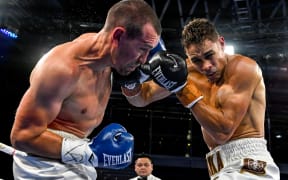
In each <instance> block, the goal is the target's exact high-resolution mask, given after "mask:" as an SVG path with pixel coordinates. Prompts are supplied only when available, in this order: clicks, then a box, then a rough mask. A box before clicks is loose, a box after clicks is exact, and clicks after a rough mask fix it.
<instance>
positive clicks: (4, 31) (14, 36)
mask: <svg viewBox="0 0 288 180" xmlns="http://www.w3.org/2000/svg"><path fill="white" fill-rule="evenodd" d="M0 32H1V34H3V35H5V36H7V37H9V38H12V39H17V38H18V35H17V34H16V33H14V32H12V31H10V30H8V29H6V28H0Z"/></svg>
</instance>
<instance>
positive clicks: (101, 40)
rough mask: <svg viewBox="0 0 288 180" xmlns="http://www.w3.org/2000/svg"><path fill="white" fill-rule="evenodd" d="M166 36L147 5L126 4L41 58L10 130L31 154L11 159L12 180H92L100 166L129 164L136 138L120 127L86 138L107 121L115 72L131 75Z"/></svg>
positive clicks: (129, 0)
mask: <svg viewBox="0 0 288 180" xmlns="http://www.w3.org/2000/svg"><path fill="white" fill-rule="evenodd" d="M143 14H144V16H143ZM161 31H162V29H161V24H160V21H159V19H158V18H157V15H156V13H155V11H154V10H153V9H152V7H151V6H149V4H148V3H146V2H145V1H144V0H122V1H119V2H117V3H115V4H114V5H113V6H112V7H111V8H110V9H109V11H108V15H107V18H106V22H105V24H104V27H103V28H102V29H101V30H100V31H99V32H98V33H87V34H83V35H81V36H80V37H78V38H76V39H75V40H73V41H71V42H67V43H63V44H60V45H57V46H56V47H54V48H52V49H51V50H50V51H49V52H47V53H46V54H45V55H44V56H43V57H42V58H41V59H40V60H39V62H38V63H37V64H36V66H35V67H34V69H33V71H32V73H31V76H30V86H29V88H28V90H27V91H26V92H25V94H24V96H23V97H22V99H21V102H20V104H19V106H18V108H17V112H16V115H15V122H14V124H13V127H12V130H11V144H12V145H13V147H14V148H16V149H17V150H19V151H23V152H25V153H26V154H27V156H20V155H19V156H18V155H17V154H20V153H16V155H14V162H13V173H14V177H15V179H85V180H87V179H91V180H92V179H93V180H94V179H96V177H97V173H96V170H95V167H100V168H112V169H120V168H125V167H127V166H128V165H129V164H130V163H131V161H132V158H131V157H132V155H133V141H134V140H133V136H132V135H131V134H130V133H128V132H127V130H126V129H125V128H124V127H123V126H121V125H120V124H116V123H113V124H110V125H108V126H107V127H105V128H104V129H103V130H102V131H101V132H100V133H99V134H98V135H97V136H96V137H93V138H91V140H89V139H88V136H89V135H90V134H91V132H92V131H93V130H94V129H95V128H96V127H98V126H99V125H100V124H101V122H102V119H103V117H104V114H105V108H106V106H107V104H108V100H109V97H110V94H111V91H112V79H113V77H112V75H113V73H112V72H113V71H115V72H117V73H119V74H121V75H123V76H126V75H129V74H130V73H131V72H133V71H134V70H135V69H136V68H137V67H138V66H139V65H141V64H144V63H145V62H146V59H147V57H148V55H149V52H150V50H151V49H153V48H154V47H156V46H157V44H158V42H159V39H160V35H161ZM112 70H113V71H112Z"/></svg>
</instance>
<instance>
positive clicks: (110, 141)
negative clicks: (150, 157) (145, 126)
mask: <svg viewBox="0 0 288 180" xmlns="http://www.w3.org/2000/svg"><path fill="white" fill-rule="evenodd" d="M133 151H134V137H133V136H132V135H131V134H130V133H128V132H127V130H126V129H125V128H124V127H123V126H122V125H120V124H117V123H111V124H109V125H108V126H106V127H104V128H103V129H102V130H101V131H100V133H99V134H98V135H97V136H95V137H94V138H92V140H91V141H89V142H87V141H85V140H81V139H79V140H78V139H70V138H64V139H63V141H62V151H61V156H62V162H64V163H66V164H79V163H83V164H85V165H89V166H94V167H100V168H108V169H123V168H125V167H127V166H129V165H130V164H131V163H132V157H133Z"/></svg>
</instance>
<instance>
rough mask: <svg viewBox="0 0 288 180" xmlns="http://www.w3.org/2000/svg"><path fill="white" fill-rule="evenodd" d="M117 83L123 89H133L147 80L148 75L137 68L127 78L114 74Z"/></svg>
mask: <svg viewBox="0 0 288 180" xmlns="http://www.w3.org/2000/svg"><path fill="white" fill-rule="evenodd" d="M115 77H116V81H117V83H118V84H119V85H120V86H121V87H124V88H127V89H134V88H135V87H136V86H137V85H139V84H142V83H143V82H145V81H147V80H149V78H150V75H149V74H146V73H144V72H143V71H142V70H141V69H140V68H139V67H138V68H136V69H135V71H133V72H132V73H130V74H129V75H127V76H121V75H117V74H116V76H115Z"/></svg>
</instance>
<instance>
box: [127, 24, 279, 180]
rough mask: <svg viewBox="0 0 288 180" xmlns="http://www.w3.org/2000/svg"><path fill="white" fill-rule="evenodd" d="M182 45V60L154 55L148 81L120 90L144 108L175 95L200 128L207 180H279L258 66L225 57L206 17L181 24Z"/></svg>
mask: <svg viewBox="0 0 288 180" xmlns="http://www.w3.org/2000/svg"><path fill="white" fill-rule="evenodd" d="M182 44H183V47H184V51H185V54H186V60H185V59H183V58H181V57H179V56H177V57H176V56H174V55H171V53H166V52H164V53H160V54H155V56H154V57H152V58H151V59H152V61H149V62H147V64H146V65H144V66H148V68H147V67H145V69H150V71H144V72H146V73H147V75H149V76H150V78H151V79H152V80H150V81H145V82H143V83H142V84H141V85H139V86H138V88H137V89H136V88H135V89H127V88H126V87H125V86H122V90H123V93H125V94H126V97H127V100H128V101H129V102H130V103H131V104H133V105H134V106H138V107H143V106H146V105H148V104H150V103H152V102H154V101H157V100H160V99H163V98H165V97H167V96H169V95H171V94H172V93H175V95H176V97H177V98H178V100H179V101H180V102H181V103H182V104H183V106H184V107H185V108H188V109H189V110H190V111H191V113H192V114H193V116H194V117H195V120H196V121H197V122H198V123H199V124H200V126H201V130H202V135H203V138H204V141H205V142H206V144H207V147H208V150H209V151H210V152H207V155H206V160H207V166H208V171H209V175H210V178H211V180H212V179H241V180H245V179H247V180H248V179H255V180H256V179H257V180H258V179H259V180H260V179H273V180H279V179H280V171H279V168H278V166H277V164H276V163H275V162H274V160H273V158H272V156H271V154H270V152H269V151H268V149H267V142H266V139H265V132H264V130H265V128H264V124H265V107H266V97H265V84H264V80H263V76H262V71H261V68H260V67H259V65H258V64H257V62H256V61H255V60H253V59H251V58H249V57H247V56H243V55H240V54H235V55H229V54H226V53H225V52H224V48H225V41H224V37H223V36H220V35H219V33H218V32H217V30H216V28H215V26H214V25H213V24H212V23H211V22H209V21H208V20H207V19H204V18H198V19H197V18H196V19H193V20H191V21H190V22H188V24H187V25H185V27H184V29H183V31H182ZM184 62H186V66H187V67H186V66H185V63H184ZM187 74H188V75H187ZM186 75H187V78H185V77H186ZM129 92H133V93H130V94H129ZM129 95H130V96H129Z"/></svg>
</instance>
